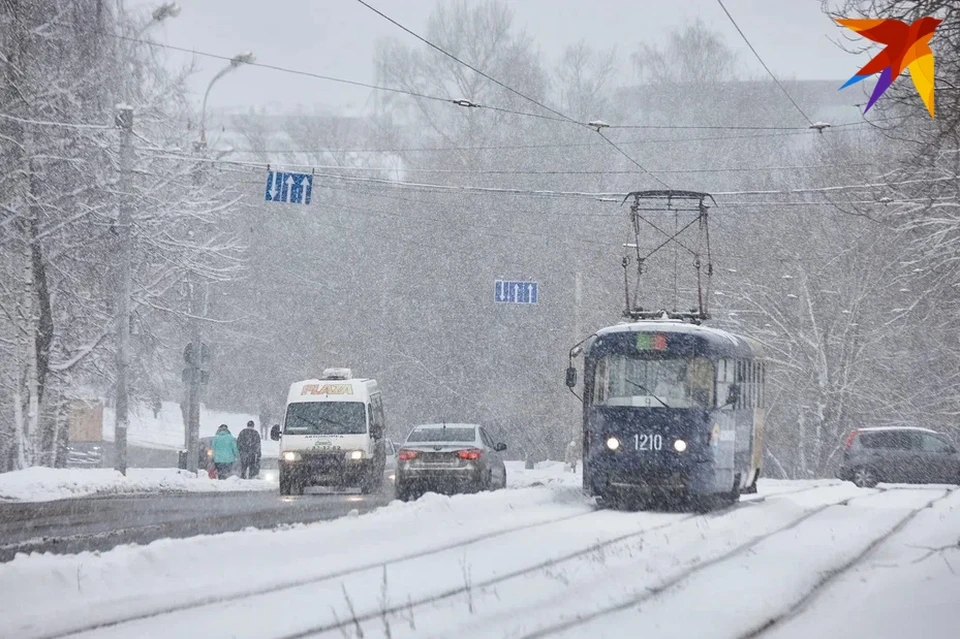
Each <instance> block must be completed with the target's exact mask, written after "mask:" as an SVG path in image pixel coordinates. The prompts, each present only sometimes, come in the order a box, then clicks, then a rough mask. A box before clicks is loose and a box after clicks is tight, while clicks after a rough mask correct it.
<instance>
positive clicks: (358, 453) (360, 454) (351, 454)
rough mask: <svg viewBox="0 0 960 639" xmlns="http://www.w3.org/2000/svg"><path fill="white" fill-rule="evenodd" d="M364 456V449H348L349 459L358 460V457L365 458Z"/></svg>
mask: <svg viewBox="0 0 960 639" xmlns="http://www.w3.org/2000/svg"><path fill="white" fill-rule="evenodd" d="M363 457H364V454H363V451H362V450H351V451H347V459H353V460H357V459H363Z"/></svg>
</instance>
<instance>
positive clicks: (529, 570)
mask: <svg viewBox="0 0 960 639" xmlns="http://www.w3.org/2000/svg"><path fill="white" fill-rule="evenodd" d="M823 487H824V486H805V487H803V488H798V489H796V490H789V491H783V492H778V493H773V494H771V495H763V496H759V497H755V498H751V499H744V500H743V501H741V502H739V503H737V504H734V505H733V506H730V507H727V508H724V509H721V510H715V511H711V512H708V513H695V514H690V515H687V516H685V517H681V518H680V519H676V520H673V521H670V522H665V523H663V524H659V525H655V526H651V527H648V528H643V529H640V530H637V531H633V532H630V533H625V534H623V535H617V536H616V537H611V538H610V539H606V540H604V541H602V542H598V543H595V544H591V545H590V546H586V547H583V548H579V549H577V550H573V551H570V552H568V553H564V554H563V555H560V556H556V557H551V558H549V559H546V560H544V561H540V562H537V563H535V564H532V565H528V566H524V567H522V568H518V569H516V570H511V571H508V572H505V573H502V574H499V575H496V576H495V577H491V578H489V579H485V580H481V581H477V582H472V583H469V584H464V585H462V586H457V587H455V588H449V589H446V590H444V591H442V592H439V593H434V594H432V595H430V596H425V597H420V598H417V599H408V600H407V601H406V602H404V603H403V604H398V605H394V606H380V607H378V608H377V609H375V610H369V611H367V612H363V613H359V614H353V615H351V617H350V618H349V619H345V620H341V621H335V622H332V623H325V624H318V625H316V626H313V627H310V628H308V629H304V630H299V631H297V632H294V633H289V634H283V635H278V636H276V637H275V639H302V638H303V637H310V636H315V635H320V634H323V633H328V632H332V631H344V630H347V629H349V628H352V627H355V626H356V625H357V624H362V623H366V622H370V621H376V620H378V619H382V618H383V617H384V616H387V615H397V614H400V613H412V612H415V611H416V610H417V609H418V608H422V607H424V606H430V605H432V604H436V603H439V602H441V601H444V600H446V599H452V598H454V597H458V596H461V595H464V594H466V593H467V592H468V591H471V590H482V589H485V588H491V587H494V586H496V585H498V584H501V583H503V582H506V581H509V580H512V579H517V578H518V577H523V576H525V575H529V574H534V573H537V572H540V571H543V570H546V569H549V568H552V567H554V566H557V565H559V564H563V563H565V562H569V561H571V560H574V559H578V558H581V557H584V556H587V555H590V554H592V553H595V552H598V551H602V550H604V549H606V548H610V547H612V546H616V545H617V544H622V543H624V542H628V541H630V540H632V539H637V538H641V537H643V536H645V535H648V534H650V533H652V532H662V531H665V530H668V529H671V528H674V527H676V526H679V525H681V524H684V523H686V522H689V521H692V520H696V519H714V518H720V517H725V516H728V515H730V514H731V513H734V512H736V511H738V510H741V509H744V508H749V507H750V506H751V505H753V504H757V503H762V502H764V501H766V500H767V499H769V498H775V497H780V496H785V495H790V494H796V493H802V492H807V491H810V490H816V489H818V488H823ZM879 490H883V489H879Z"/></svg>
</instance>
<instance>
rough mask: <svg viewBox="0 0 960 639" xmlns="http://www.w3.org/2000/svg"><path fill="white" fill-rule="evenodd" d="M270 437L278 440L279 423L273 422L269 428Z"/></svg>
mask: <svg viewBox="0 0 960 639" xmlns="http://www.w3.org/2000/svg"><path fill="white" fill-rule="evenodd" d="M270 439H272V440H273V441H275V442H278V441H280V424H274V425H273V427H272V428H271V429H270Z"/></svg>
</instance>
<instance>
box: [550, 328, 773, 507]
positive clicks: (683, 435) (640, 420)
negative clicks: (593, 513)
mask: <svg viewBox="0 0 960 639" xmlns="http://www.w3.org/2000/svg"><path fill="white" fill-rule="evenodd" d="M581 348H582V353H583V397H582V399H583V433H582V434H583V444H582V445H583V488H584V490H585V491H586V492H587V493H588V494H589V495H593V496H597V497H599V498H600V499H601V500H602V501H604V502H608V503H610V504H611V505H614V506H618V505H622V504H626V503H628V502H632V501H640V500H647V501H652V502H654V503H656V502H661V501H667V502H689V503H692V504H694V505H695V506H698V507H707V508H709V507H712V506H713V505H716V504H717V503H718V502H719V503H720V504H724V503H734V502H736V501H737V500H738V499H739V497H740V493H741V492H742V491H745V492H755V491H756V483H757V478H758V477H759V476H760V472H761V463H762V459H763V455H762V452H763V425H764V381H765V378H766V373H765V362H764V358H763V352H762V349H761V347H760V345H759V344H758V343H757V342H755V341H753V340H751V339H749V338H745V337H741V336H738V335H734V334H732V333H728V332H725V331H721V330H717V329H713V328H708V327H705V326H699V325H695V324H690V323H687V322H685V321H683V320H682V319H680V320H671V319H665V320H660V321H655V320H642V321H637V322H632V323H624V324H620V325H615V326H610V327H607V328H603V329H601V330H599V331H597V332H596V333H594V334H593V335H591V336H590V337H589V338H588V339H587V340H586V341H585V342H584V343H583V345H582V347H581ZM567 384H568V385H569V386H571V387H572V386H574V385H575V384H576V369H575V368H572V367H571V368H570V369H568V373H567Z"/></svg>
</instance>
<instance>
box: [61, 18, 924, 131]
mask: <svg viewBox="0 0 960 639" xmlns="http://www.w3.org/2000/svg"><path fill="white" fill-rule="evenodd" d="M358 1H360V0H358ZM362 4H365V5H366V3H362ZM366 6H369V5H366ZM371 9H372V8H371ZM372 10H373V11H377V10H376V9H372ZM377 13H379V12H378V11H377ZM381 15H382V14H381ZM388 19H389V18H388ZM401 28H403V29H404V30H407V29H406V28H405V27H402V26H401ZM407 31H409V30H407ZM101 33H103V34H105V35H107V36H109V37H113V38H117V39H120V40H126V41H129V42H136V43H139V44H145V45H148V46H151V47H158V48H161V49H169V50H171V51H178V52H181V53H189V54H192V55H197V56H201V57H206V58H212V59H216V60H222V61H224V62H231V61H232V60H233V57H231V56H227V55H223V54H218V53H210V52H208V51H201V50H199V49H191V48H187V47H180V46H176V45H172V44H165V43H162V42H156V41H154V40H144V39H141V38H134V37H131V36H125V35H120V34H116V33H108V32H101ZM410 33H413V32H412V31H411V32H410ZM414 35H415V36H416V37H418V38H420V36H417V35H416V34H414ZM431 46H435V45H432V43H431ZM441 50H442V49H441ZM444 53H445V54H446V52H444ZM447 55H452V54H447ZM454 59H455V60H457V61H458V62H461V63H462V64H464V65H465V66H467V67H468V68H470V69H473V70H475V71H477V72H478V73H480V74H481V75H483V76H484V77H486V78H488V79H490V80H491V81H493V82H497V83H498V84H500V85H501V86H504V87H506V88H507V89H509V90H511V91H514V92H515V93H517V95H519V96H521V97H523V98H524V99H526V100H529V101H531V102H533V103H534V104H536V105H538V106H540V107H542V108H545V109H547V110H548V111H550V112H551V113H553V114H554V116H555V117H552V116H548V115H544V114H542V113H531V112H528V111H517V110H514V109H509V108H506V107H500V106H493V105H488V104H478V103H475V102H472V101H470V100H468V99H462V98H461V99H456V98H449V97H440V96H437V95H430V94H426V93H420V92H417V91H411V90H409V89H401V88H398V87H387V86H381V85H376V84H371V83H368V82H362V81H359V80H349V79H346V78H338V77H335V76H330V75H325V74H321V73H315V72H312V71H304V70H302V69H293V68H289V67H282V66H279V65H274V64H267V63H263V62H256V61H251V62H244V63H243V64H245V65H247V66H252V67H259V68H263V69H269V70H272V71H280V72H282V73H289V74H293V75H300V76H305V77H310V78H314V79H318V80H324V81H329V82H336V83H340V84H347V85H351V86H356V87H360V88H365V89H370V90H373V91H384V92H388V93H397V94H401V95H407V96H410V97H415V98H422V99H425V100H432V101H436V102H446V103H449V104H454V105H456V106H460V107H467V108H480V109H486V110H489V111H497V112H501V113H508V114H511V115H518V116H523V117H531V118H538V119H542V120H549V121H553V122H564V123H567V124H575V125H578V126H581V127H584V128H588V129H591V130H594V127H592V126H590V124H589V123H585V122H580V121H578V120H575V119H574V118H571V117H569V116H567V115H564V114H563V113H561V112H559V111H556V110H554V109H552V108H550V107H549V106H547V105H545V104H543V103H541V102H540V101H538V100H535V99H534V98H530V97H528V96H526V95H524V94H523V93H520V92H518V91H515V90H514V89H511V88H510V87H507V86H506V85H504V84H502V83H500V82H499V81H498V80H496V79H494V78H491V77H490V76H489V75H487V74H484V73H483V72H481V71H479V70H477V69H476V68H475V67H473V66H472V65H469V64H467V63H464V62H462V61H460V60H459V58H456V57H454ZM904 117H907V116H892V117H887V118H881V119H877V120H870V121H856V122H844V123H841V124H834V125H831V127H842V126H854V125H859V124H864V123H873V122H882V121H886V120H898V119H903V118H904ZM63 126H69V125H68V124H63ZM90 126H91V127H96V126H102V125H90ZM103 128H113V127H110V126H104V127H103ZM604 128H610V129H625V130H644V129H651V130H655V129H660V130H677V131H681V130H716V131H724V130H729V131H751V130H752V131H796V132H807V131H808V130H809V128H808V127H783V126H751V125H668V124H661V125H647V124H623V125H609V126H607V127H604ZM758 137H760V136H758ZM703 139H712V138H703ZM729 139H737V138H736V137H733V136H731V137H730V138H729Z"/></svg>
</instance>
